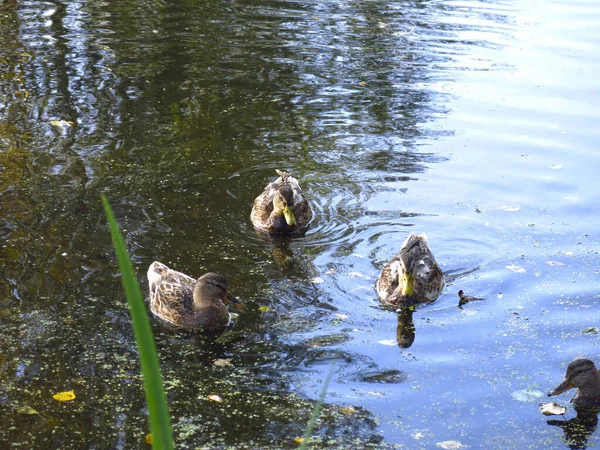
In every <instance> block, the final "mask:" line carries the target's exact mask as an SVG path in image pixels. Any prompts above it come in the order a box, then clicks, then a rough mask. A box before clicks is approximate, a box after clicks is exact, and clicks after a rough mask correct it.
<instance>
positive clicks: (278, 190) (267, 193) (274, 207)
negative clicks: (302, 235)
mask: <svg viewBox="0 0 600 450" xmlns="http://www.w3.org/2000/svg"><path fill="white" fill-rule="evenodd" d="M277 174H278V175H279V178H277V179H276V180H275V181H273V182H272V183H269V184H268V185H267V187H265V190H264V191H263V193H262V194H260V195H259V196H258V197H256V199H255V200H254V205H253V207H252V212H251V213H250V220H251V221H252V224H253V225H254V226H255V227H256V228H258V229H259V230H261V231H266V232H268V233H273V234H294V233H296V232H298V231H301V230H304V229H306V227H308V224H309V223H310V221H311V220H312V216H313V214H312V210H311V208H310V205H309V204H308V202H307V201H306V200H305V199H304V197H303V196H302V190H301V189H300V185H299V184H298V180H296V178H294V177H293V176H292V175H291V174H290V173H288V172H283V171H281V170H277Z"/></svg>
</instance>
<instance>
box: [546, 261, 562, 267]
mask: <svg viewBox="0 0 600 450" xmlns="http://www.w3.org/2000/svg"><path fill="white" fill-rule="evenodd" d="M546 264H548V265H549V266H552V267H559V266H564V264H563V263H561V262H559V261H546Z"/></svg>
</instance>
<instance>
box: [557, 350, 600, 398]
mask: <svg viewBox="0 0 600 450" xmlns="http://www.w3.org/2000/svg"><path fill="white" fill-rule="evenodd" d="M571 388H577V389H578V392H577V394H576V395H575V397H573V398H572V399H571V403H572V404H573V406H574V407H575V408H600V372H598V369H596V366H595V365H594V362H593V361H592V360H590V359H585V358H578V359H575V360H574V361H573V362H571V363H570V364H569V366H568V367H567V373H566V375H565V379H564V380H563V382H562V383H561V384H559V385H558V386H557V387H556V388H555V389H554V390H552V391H551V392H549V393H548V396H549V397H550V396H553V395H559V394H562V393H563V392H566V391H568V390H569V389H571Z"/></svg>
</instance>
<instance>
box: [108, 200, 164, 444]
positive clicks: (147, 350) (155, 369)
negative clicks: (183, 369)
mask: <svg viewBox="0 0 600 450" xmlns="http://www.w3.org/2000/svg"><path fill="white" fill-rule="evenodd" d="M102 204H103V206H104V212H105V213H106V218H107V220H108V224H109V227H110V233H111V235H112V240H113V245H114V248H115V253H116V255H117V261H118V262H119V270H120V271H121V276H122V279H123V288H124V290H125V297H126V298H127V303H128V304H129V312H130V314H131V321H132V322H133V331H134V334H135V340H136V343H137V348H138V355H139V359H140V367H141V370H142V377H143V380H144V391H145V392H146V405H147V406H148V412H149V416H150V431H151V432H152V447H153V448H154V449H158V450H171V449H173V435H172V431H171V419H170V417H169V407H168V405H167V397H166V395H165V390H164V387H163V382H162V377H161V373H160V366H159V364H158V356H157V354H156V345H155V344H154V336H153V334H152V328H151V327H150V322H149V320H148V314H147V312H146V307H145V305H144V300H143V298H142V292H141V290H140V286H139V284H138V282H137V279H136V278H135V275H134V273H133V266H132V264H131V260H130V259H129V255H128V254H127V250H126V249H125V241H124V240H123V236H122V235H121V232H120V230H119V226H118V224H117V221H116V219H115V216H114V214H113V212H112V209H111V207H110V204H109V203H108V199H107V198H106V196H105V195H102Z"/></svg>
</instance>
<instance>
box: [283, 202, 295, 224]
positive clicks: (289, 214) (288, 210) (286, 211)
mask: <svg viewBox="0 0 600 450" xmlns="http://www.w3.org/2000/svg"><path fill="white" fill-rule="evenodd" d="M283 217H284V218H285V221H286V223H287V224H288V225H289V226H290V227H291V226H292V225H296V216H294V211H292V207H291V206H289V205H287V206H286V207H285V208H283Z"/></svg>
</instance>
